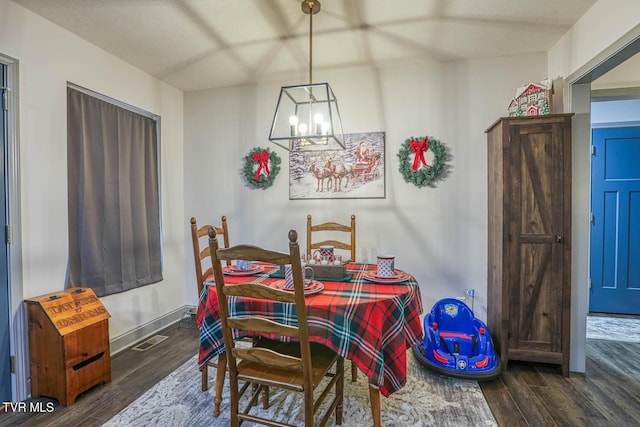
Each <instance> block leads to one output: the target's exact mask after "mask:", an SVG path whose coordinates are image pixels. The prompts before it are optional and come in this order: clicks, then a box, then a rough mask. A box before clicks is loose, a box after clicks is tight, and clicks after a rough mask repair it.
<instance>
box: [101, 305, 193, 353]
mask: <svg viewBox="0 0 640 427" xmlns="http://www.w3.org/2000/svg"><path fill="white" fill-rule="evenodd" d="M195 309H196V308H195V307H193V306H190V305H184V306H182V307H180V308H178V309H176V310H174V311H171V312H169V313H167V314H165V315H164V316H161V317H158V318H157V319H154V320H152V321H151V322H148V323H146V324H144V325H141V326H138V327H137V328H135V329H132V330H131V331H129V332H126V333H124V334H122V335H120V336H117V337H115V338H113V339H111V340H110V341H109V346H110V347H111V356H113V355H115V354H117V353H119V352H121V351H123V350H126V349H128V348H130V347H132V346H134V345H135V344H138V343H139V342H140V341H142V340H145V339H147V338H148V337H150V336H151V335H153V334H155V333H156V332H158V331H161V330H162V329H164V328H166V327H168V326H171V325H173V324H174V323H178V322H179V321H180V320H181V319H182V317H183V315H184V314H185V313H189V315H190V314H191V313H193V312H195Z"/></svg>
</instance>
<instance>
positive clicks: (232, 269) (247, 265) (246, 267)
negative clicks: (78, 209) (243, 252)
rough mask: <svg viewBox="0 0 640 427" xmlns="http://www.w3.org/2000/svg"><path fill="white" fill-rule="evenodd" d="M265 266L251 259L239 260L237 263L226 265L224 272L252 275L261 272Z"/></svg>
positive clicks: (223, 268)
mask: <svg viewBox="0 0 640 427" xmlns="http://www.w3.org/2000/svg"><path fill="white" fill-rule="evenodd" d="M263 270H264V267H263V266H262V265H260V264H254V263H252V262H251V261H246V260H237V261H236V264H235V265H233V264H232V265H225V266H224V267H222V272H223V273H224V274H226V275H228V276H251V275H254V274H257V273H261V272H262V271H263Z"/></svg>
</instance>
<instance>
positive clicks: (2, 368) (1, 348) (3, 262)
mask: <svg viewBox="0 0 640 427" xmlns="http://www.w3.org/2000/svg"><path fill="white" fill-rule="evenodd" d="M7 73H8V72H7V66H6V65H5V64H2V63H0V143H1V145H0V226H2V227H3V228H4V225H5V224H7V209H6V206H7V203H6V201H7V198H6V191H5V189H6V185H5V184H6V167H5V165H6V161H7V156H6V153H7V147H8V144H9V131H8V117H7V111H8V94H7V86H8V78H7ZM2 240H4V241H2V242H1V243H0V402H10V401H11V398H12V395H11V346H10V336H9V335H10V329H11V328H10V325H11V310H10V306H11V304H10V291H9V263H8V257H7V241H6V239H2Z"/></svg>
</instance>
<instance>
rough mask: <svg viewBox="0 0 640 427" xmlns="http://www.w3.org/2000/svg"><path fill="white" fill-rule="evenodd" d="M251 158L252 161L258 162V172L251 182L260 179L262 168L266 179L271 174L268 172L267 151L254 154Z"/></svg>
mask: <svg viewBox="0 0 640 427" xmlns="http://www.w3.org/2000/svg"><path fill="white" fill-rule="evenodd" d="M251 157H253V160H254V161H256V162H258V170H257V171H256V174H255V175H254V176H253V180H254V181H257V180H258V179H260V172H262V168H264V170H265V172H266V173H267V178H268V177H269V175H270V174H271V172H269V152H268V151H267V150H262V153H254V154H252V155H251Z"/></svg>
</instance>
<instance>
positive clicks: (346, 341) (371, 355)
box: [197, 264, 423, 397]
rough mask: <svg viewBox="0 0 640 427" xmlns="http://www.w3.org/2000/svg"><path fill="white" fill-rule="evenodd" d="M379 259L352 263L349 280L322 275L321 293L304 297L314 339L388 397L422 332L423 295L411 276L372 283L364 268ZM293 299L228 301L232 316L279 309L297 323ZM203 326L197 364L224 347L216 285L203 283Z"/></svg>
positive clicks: (263, 278)
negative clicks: (285, 300)
mask: <svg viewBox="0 0 640 427" xmlns="http://www.w3.org/2000/svg"><path fill="white" fill-rule="evenodd" d="M264 267H265V268H264V271H263V272H262V273H259V274H256V275H254V276H252V277H251V278H250V279H251V281H253V282H257V283H263V284H269V283H272V282H273V281H275V280H282V279H277V278H272V277H269V275H270V274H272V273H274V272H276V271H277V268H276V267H273V266H266V265H265V266H264ZM375 268H376V266H375V264H348V265H347V273H349V274H352V275H353V276H352V278H351V280H350V281H348V282H332V281H329V280H321V281H322V283H323V284H324V289H323V291H322V292H320V293H318V294H315V295H309V296H307V298H306V303H307V311H308V323H309V335H310V340H311V341H315V342H318V343H321V344H324V345H326V346H327V347H329V348H331V349H333V350H334V351H335V352H336V353H338V354H340V355H341V356H342V357H344V358H345V359H349V360H351V361H353V362H354V363H355V364H356V365H357V366H358V367H359V368H360V369H361V370H362V372H364V373H365V374H366V375H367V376H368V377H369V379H370V380H371V382H373V383H374V384H377V385H378V386H379V388H380V392H381V393H382V394H383V395H384V396H387V397H388V396H390V395H391V394H392V393H393V392H395V391H396V390H399V389H400V388H402V387H403V386H404V385H405V383H406V378H407V359H406V351H407V349H408V348H410V347H412V346H414V345H415V344H416V343H418V342H419V341H420V340H421V339H422V336H423V331H422V325H421V322H420V315H421V314H422V298H421V296H420V288H419V287H418V283H417V282H416V281H415V279H414V278H413V277H411V278H410V279H409V280H407V281H404V282H401V283H396V284H380V283H371V282H369V281H367V280H365V279H363V278H362V273H363V272H365V271H367V270H372V269H375ZM247 279H248V278H247V277H238V276H225V282H226V283H234V282H235V283H238V282H241V281H247ZM293 307H294V305H293V304H283V303H272V302H267V301H264V300H258V299H253V298H238V297H234V298H232V299H231V300H230V305H229V310H230V312H231V313H230V314H231V315H235V316H243V315H252V316H260V315H265V314H266V313H274V312H275V313H279V314H280V315H281V316H282V319H283V321H285V322H287V321H290V322H297V321H296V319H295V311H294V310H293V309H292V308H293ZM197 323H198V327H199V328H200V352H199V355H198V364H199V366H200V368H201V369H202V368H204V366H205V365H206V364H207V362H208V361H209V359H211V358H212V357H214V356H217V355H218V354H220V353H222V352H223V351H224V350H225V346H224V338H223V336H222V325H221V322H220V313H219V310H218V299H217V296H216V291H215V286H214V285H213V284H212V285H210V286H205V288H204V289H203V292H202V295H201V296H200V303H199V306H198V313H197Z"/></svg>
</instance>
